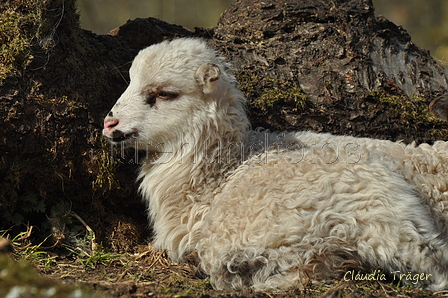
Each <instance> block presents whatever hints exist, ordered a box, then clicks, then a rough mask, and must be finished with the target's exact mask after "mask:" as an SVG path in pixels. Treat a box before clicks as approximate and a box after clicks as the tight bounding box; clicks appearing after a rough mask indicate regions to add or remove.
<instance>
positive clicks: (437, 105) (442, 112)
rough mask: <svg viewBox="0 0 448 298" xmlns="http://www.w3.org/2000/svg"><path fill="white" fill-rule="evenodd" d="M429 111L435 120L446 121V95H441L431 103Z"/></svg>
mask: <svg viewBox="0 0 448 298" xmlns="http://www.w3.org/2000/svg"><path fill="white" fill-rule="evenodd" d="M429 110H430V111H431V113H432V114H433V115H434V116H436V117H437V118H439V119H441V120H444V121H448V95H447V94H445V95H442V96H439V97H437V98H436V99H434V100H433V101H431V103H430V104H429Z"/></svg>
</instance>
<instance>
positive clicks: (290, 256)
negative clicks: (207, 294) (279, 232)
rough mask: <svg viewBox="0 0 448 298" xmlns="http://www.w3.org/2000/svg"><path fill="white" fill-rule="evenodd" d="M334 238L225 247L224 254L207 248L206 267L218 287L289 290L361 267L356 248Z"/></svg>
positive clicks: (204, 256) (204, 257)
mask: <svg viewBox="0 0 448 298" xmlns="http://www.w3.org/2000/svg"><path fill="white" fill-rule="evenodd" d="M333 240H334V241H333ZM333 240H332V239H327V241H325V242H324V241H321V239H320V240H316V242H315V243H312V242H308V244H306V245H305V244H297V245H291V246H282V247H279V248H255V247H248V248H244V249H240V250H234V249H229V250H221V252H222V251H225V254H223V255H218V254H216V255H211V254H210V253H211V251H209V250H207V251H205V252H204V253H205V254H201V259H202V261H203V263H202V267H203V269H204V271H205V272H206V273H207V274H209V275H210V278H211V282H212V283H213V284H214V286H215V287H216V288H217V289H228V288H233V289H236V290H242V289H245V288H248V287H252V288H253V289H254V290H256V291H267V290H283V289H288V288H291V287H294V286H299V285H305V284H307V283H308V282H310V281H312V280H323V279H328V278H337V277H339V276H341V275H342V274H343V273H344V272H347V271H350V270H360V269H361V268H360V264H359V260H358V256H357V253H356V252H355V251H354V248H353V247H349V246H348V245H346V244H344V243H341V241H339V240H336V239H333ZM207 261H208V262H207Z"/></svg>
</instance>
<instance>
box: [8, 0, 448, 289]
mask: <svg viewBox="0 0 448 298" xmlns="http://www.w3.org/2000/svg"><path fill="white" fill-rule="evenodd" d="M0 5H1V8H2V9H1V10H0V12H1V14H0V18H1V20H2V22H0V25H2V26H3V25H5V24H9V23H8V22H10V20H13V21H15V22H16V23H14V25H13V26H12V28H14V30H15V29H17V28H18V31H14V34H11V35H14V36H17V37H23V39H22V40H21V42H20V43H19V42H18V43H17V44H24V45H28V46H25V47H24V49H21V50H20V51H19V54H14V53H16V52H14V53H13V54H12V55H16V56H14V57H15V60H14V61H15V62H14V63H13V64H12V65H13V68H14V69H12V70H11V72H10V74H9V75H8V76H7V77H6V78H4V79H2V80H1V84H2V85H1V88H0V118H1V119H2V130H1V131H0V152H1V158H0V223H1V226H0V230H7V231H8V232H7V233H8V235H12V237H14V236H13V235H14V234H17V233H19V232H20V231H21V230H23V229H25V227H26V226H33V227H36V228H35V229H34V231H33V236H32V237H31V236H30V237H28V239H31V238H32V240H33V241H32V242H33V243H41V241H43V239H45V238H46V239H47V240H46V242H45V246H48V247H52V248H49V249H46V250H45V251H47V252H48V253H50V254H51V255H52V259H51V260H52V261H51V262H50V265H48V264H47V265H46V266H42V265H40V264H39V263H37V264H36V266H38V268H39V270H40V271H41V272H42V273H44V274H45V275H46V276H49V277H51V278H54V279H57V280H62V282H64V283H74V282H76V283H78V282H82V283H86V284H88V285H89V286H90V287H93V288H95V289H99V290H102V291H105V292H106V293H107V294H108V295H110V296H112V297H148V296H154V297H159V296H161V297H168V296H170V297H173V296H176V295H177V296H176V297H186V296H201V295H206V296H207V295H209V296H219V295H239V296H253V295H255V294H254V293H223V292H217V291H214V290H213V289H212V288H211V286H210V285H209V284H208V282H207V281H206V280H204V278H203V277H200V275H198V273H197V272H195V270H194V267H192V266H191V265H189V264H172V263H171V262H170V261H169V260H167V259H166V258H165V257H164V255H163V254H160V253H157V252H154V251H152V250H151V249H149V248H148V246H147V243H149V242H150V239H151V228H150V227H149V226H148V221H147V218H146V214H145V211H144V210H145V206H144V205H143V204H142V202H141V200H140V198H139V196H138V194H137V191H136V189H137V186H136V184H135V183H134V180H135V177H136V170H137V168H138V164H137V162H136V160H135V154H134V152H125V153H124V154H123V153H121V152H120V151H118V152H117V151H113V150H111V149H110V147H109V145H108V144H107V142H105V141H104V140H103V139H102V138H101V128H102V120H103V117H104V116H105V115H106V113H107V112H108V110H109V109H110V108H111V106H112V105H113V103H114V102H115V101H116V99H117V98H118V97H119V96H120V94H121V93H122V92H123V91H124V89H125V88H126V86H127V82H128V80H129V76H128V69H129V66H130V63H131V61H132V59H133V57H134V56H135V55H136V53H137V52H138V51H139V50H140V49H142V48H144V47H146V46H148V45H151V44H153V43H156V42H160V41H162V40H164V39H170V38H176V37H183V36H195V37H201V38H204V39H206V40H207V41H208V42H209V43H210V44H211V45H213V46H214V47H216V48H217V49H218V50H219V51H220V52H221V53H222V54H223V55H225V56H226V57H228V59H229V60H230V61H231V62H232V63H233V65H234V66H235V70H234V71H235V75H236V76H237V78H238V79H239V82H240V88H241V90H242V91H243V92H244V93H245V95H246V96H247V98H248V108H249V111H250V118H251V122H252V125H253V127H257V126H262V127H265V128H268V129H271V130H312V131H316V132H331V133H335V134H346V135H355V136H366V137H375V138H382V139H389V140H403V141H405V142H412V141H415V142H417V143H421V142H429V143H431V142H433V141H435V140H438V139H444V140H446V139H448V125H447V124H446V123H445V122H442V121H439V120H437V119H435V118H434V117H432V116H431V115H430V113H429V111H428V104H429V102H430V101H431V100H432V99H433V98H435V97H437V96H439V95H443V94H445V93H446V90H447V88H448V83H447V73H446V72H447V70H446V69H445V68H444V67H442V66H440V65H438V64H437V63H436V62H435V61H434V60H433V59H432V58H431V57H430V55H429V53H428V52H427V51H425V50H422V49H419V48H418V47H416V46H415V45H414V44H413V43H412V40H411V37H410V36H409V35H408V34H407V32H406V31H405V30H404V29H403V28H400V27H397V26H395V25H394V24H393V23H391V22H389V21H388V20H386V19H384V18H381V17H380V18H378V17H376V16H375V13H374V7H373V5H372V2H371V1H370V0H334V1H326V0H302V1H296V0H282V1H274V0H271V1H255V0H239V1H236V2H235V3H234V4H233V5H232V6H231V7H230V8H229V9H228V10H227V11H226V12H225V13H224V14H223V15H222V16H221V18H220V20H219V22H218V24H217V26H216V27H213V28H197V29H196V30H195V31H194V32H192V31H189V30H187V29H185V28H182V27H181V26H176V25H172V24H168V23H165V22H162V21H160V20H157V19H152V18H148V19H137V20H132V21H129V22H128V23H127V24H124V25H123V26H121V27H119V28H116V29H115V30H113V31H112V32H111V34H109V35H96V34H93V33H92V32H88V31H85V30H82V29H80V28H79V18H78V16H77V14H76V1H75V0H65V1H64V0H21V1H15V0H9V1H2V3H1V4H0ZM12 12H13V13H12ZM14 18H17V19H14ZM4 20H8V22H5V21H4ZM5 26H6V25H5ZM2 30H3V29H2ZM5 30H6V29H5ZM5 30H3V32H6V31H5ZM0 37H2V35H0ZM9 37H10V38H12V36H9ZM9 37H8V38H9ZM11 40H14V39H11ZM9 44H12V42H10V43H9ZM19 58H20V59H19ZM19 62H20V63H19ZM11 227H13V228H11ZM49 235H50V237H49V238H47V237H48V236H49ZM85 235H89V237H90V239H89V241H90V240H92V239H91V238H92V235H93V236H94V237H95V239H94V240H95V243H97V244H102V246H103V249H104V251H107V252H113V253H119V254H120V257H119V258H118V259H117V260H113V261H111V262H106V264H103V263H102V262H99V263H95V266H93V267H89V266H87V267H86V266H85V264H84V263H83V262H85V259H86V258H87V257H86V256H89V255H91V256H92V255H93V254H94V250H92V249H91V248H90V249H89V248H86V247H85V246H83V245H80V244H79V242H80V241H86V238H88V237H86V236H85ZM67 247H71V249H72V251H73V250H74V251H77V250H76V249H77V248H78V249H81V250H85V251H86V254H85V255H84V257H79V256H78V255H76V254H73V253H71V254H67ZM17 256H22V257H23V254H18V255H17ZM17 256H16V257H17ZM87 259H88V258H87ZM83 260H84V261H83ZM198 276H199V277H198ZM257 295H258V296H260V297H261V296H262V297H265V296H268V297H274V296H275V297H280V296H282V297H289V296H295V295H299V296H300V295H302V296H322V295H323V296H325V297H344V295H345V296H355V297H374V296H394V297H398V296H411V297H419V296H427V295H429V294H427V293H425V292H420V291H418V290H415V289H412V288H407V287H397V286H396V284H390V283H379V282H360V281H358V282H353V281H343V280H341V281H333V283H331V284H324V285H312V286H310V287H309V288H306V289H297V290H294V291H293V292H290V293H279V294H257Z"/></svg>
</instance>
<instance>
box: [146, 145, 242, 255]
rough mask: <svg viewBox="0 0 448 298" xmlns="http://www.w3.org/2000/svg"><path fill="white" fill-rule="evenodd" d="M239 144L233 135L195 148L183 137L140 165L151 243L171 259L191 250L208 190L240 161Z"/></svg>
mask: <svg viewBox="0 0 448 298" xmlns="http://www.w3.org/2000/svg"><path fill="white" fill-rule="evenodd" d="M241 146H242V143H241V141H239V140H238V139H236V138H232V139H226V138H222V139H220V140H219V141H215V142H211V141H209V142H207V141H204V142H203V143H202V144H197V145H196V146H195V147H193V146H189V144H188V143H187V142H185V143H183V144H180V145H179V146H178V147H177V150H174V151H173V152H170V153H164V154H162V155H160V157H159V158H158V159H157V161H156V162H154V163H153V164H148V165H143V166H142V169H141V174H140V178H141V179H142V183H141V187H140V189H141V191H142V193H143V195H144V198H145V199H146V200H147V201H148V207H149V213H150V214H149V215H150V218H151V221H152V222H153V224H154V226H153V228H154V232H155V238H154V245H155V246H156V247H157V248H159V249H167V250H168V251H169V252H171V253H170V256H171V257H172V258H173V259H174V260H179V259H181V258H182V257H183V256H184V255H185V254H187V253H188V252H189V251H190V250H193V249H194V246H195V244H196V243H197V241H198V240H199V238H200V235H199V233H200V230H201V227H202V223H203V220H204V218H205V216H206V215H207V214H208V210H209V206H210V203H211V200H212V197H213V195H214V193H216V192H217V191H219V188H220V186H221V185H222V184H223V182H224V181H225V179H226V178H227V177H228V176H229V175H230V174H231V173H232V172H233V169H235V168H236V167H237V166H238V165H239V164H240V163H241V158H240V156H241ZM168 154H171V155H168Z"/></svg>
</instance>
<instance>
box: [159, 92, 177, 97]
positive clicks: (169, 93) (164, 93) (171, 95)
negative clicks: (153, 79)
mask: <svg viewBox="0 0 448 298" xmlns="http://www.w3.org/2000/svg"><path fill="white" fill-rule="evenodd" d="M178 95H179V94H178V93H176V92H167V91H160V92H158V93H157V97H158V98H161V99H175V98H176V97H177V96H178Z"/></svg>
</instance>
